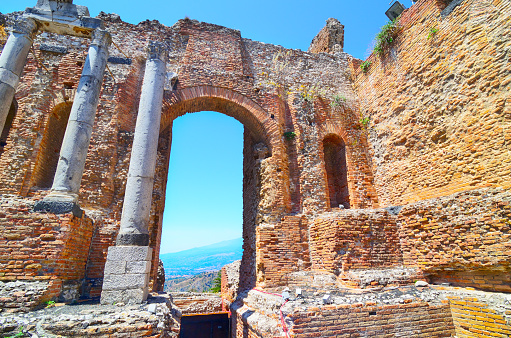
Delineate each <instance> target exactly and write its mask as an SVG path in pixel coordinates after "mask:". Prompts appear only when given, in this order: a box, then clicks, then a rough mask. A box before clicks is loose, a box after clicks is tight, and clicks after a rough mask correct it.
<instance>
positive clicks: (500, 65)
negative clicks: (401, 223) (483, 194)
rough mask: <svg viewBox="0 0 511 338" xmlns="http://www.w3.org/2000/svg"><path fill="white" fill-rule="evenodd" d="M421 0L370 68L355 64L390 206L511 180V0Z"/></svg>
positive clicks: (382, 193) (382, 197) (377, 172)
mask: <svg viewBox="0 0 511 338" xmlns="http://www.w3.org/2000/svg"><path fill="white" fill-rule="evenodd" d="M444 7H445V4H443V2H442V1H433V0H421V1H418V2H417V3H416V4H415V5H414V6H412V7H411V8H409V9H408V10H406V11H405V12H404V13H403V14H402V16H401V18H400V20H399V23H400V26H401V28H400V29H399V32H398V34H397V37H396V38H395V39H394V42H393V43H392V45H391V47H390V49H388V50H387V51H386V52H385V53H384V54H383V55H382V56H378V55H375V54H373V55H372V56H370V57H369V59H368V60H367V61H369V62H371V65H370V67H369V68H368V71H367V73H364V72H363V71H362V70H361V69H360V67H359V63H355V67H354V72H355V89H356V92H357V93H358V97H359V100H360V108H361V112H362V114H363V117H364V118H369V119H370V122H369V124H368V129H367V133H368V140H369V144H370V148H371V154H372V170H373V173H374V178H375V187H376V190H377V192H378V197H379V201H380V204H381V205H382V206H390V205H402V204H407V203H410V202H415V201H419V200H423V199H428V198H432V197H437V196H445V195H450V194H453V193H455V192H459V191H464V190H469V189H474V188H479V187H486V186H493V187H503V188H506V189H509V188H510V187H511V186H510V182H511V179H510V178H511V176H510V175H511V162H510V158H509V150H510V148H509V147H510V142H511V139H510V135H511V129H510V119H509V117H510V116H511V115H510V112H511V101H510V99H509V91H510V89H511V71H510V69H511V68H510V67H509V65H510V61H511V55H510V52H509V48H510V44H511V42H510V41H509V34H508V32H509V30H510V29H511V21H510V16H511V4H510V2H509V1H501V0H465V1H461V2H460V4H459V5H457V6H456V7H454V9H453V10H452V11H451V12H442V13H441V10H442V9H443V8H444Z"/></svg>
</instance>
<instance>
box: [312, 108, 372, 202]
mask: <svg viewBox="0 0 511 338" xmlns="http://www.w3.org/2000/svg"><path fill="white" fill-rule="evenodd" d="M343 113H345V115H344V118H341V119H340V120H337V121H327V122H326V123H325V124H324V125H323V126H321V127H320V130H319V135H320V140H321V143H323V140H325V139H326V138H328V137H339V138H340V139H341V140H342V141H343V142H344V146H345V150H346V167H347V170H348V173H347V174H348V191H349V199H350V207H351V208H355V209H359V208H376V207H378V196H377V194H376V190H375V188H374V183H373V173H372V168H371V164H370V161H369V147H368V144H367V139H366V137H365V135H364V131H363V130H360V129H355V128H354V127H353V126H356V125H358V121H357V120H356V119H355V117H353V116H351V115H354V114H352V111H351V110H344V111H343ZM348 114H350V115H348ZM350 122H351V123H350ZM321 147H323V144H321ZM323 152H324V151H323V149H322V151H321V154H320V156H322V160H323V163H324V161H325V159H324V154H323Z"/></svg>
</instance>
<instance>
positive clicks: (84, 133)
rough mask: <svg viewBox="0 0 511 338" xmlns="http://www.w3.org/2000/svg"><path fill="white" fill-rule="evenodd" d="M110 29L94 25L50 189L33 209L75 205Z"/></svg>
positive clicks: (67, 208) (53, 209) (60, 209)
mask: <svg viewBox="0 0 511 338" xmlns="http://www.w3.org/2000/svg"><path fill="white" fill-rule="evenodd" d="M111 42H112V39H111V36H110V33H108V32H107V31H106V30H103V29H99V28H98V29H96V30H95V31H94V33H93V35H92V41H91V44H90V46H89V52H88V55H87V59H86V60H85V65H84V68H83V71H82V76H81V78H80V82H79V83H78V88H77V90H76V95H75V99H74V101H73V106H72V107H71V113H70V115H69V120H68V123H67V128H66V133H65V134H64V140H63V141H62V147H61V149H60V156H59V162H58V165H57V170H56V172H55V177H54V180H53V185H52V188H51V192H50V194H49V195H48V196H46V198H45V199H44V200H43V201H41V202H40V203H38V204H37V205H36V207H35V209H36V210H45V211H49V212H54V213H65V212H69V211H71V210H72V209H73V208H75V207H76V203H77V201H78V190H79V189H80V183H81V181H82V175H83V170H84V167H85V159H86V158H87V150H88V148H89V143H90V138H91V135H92V127H93V125H94V119H95V117H96V110H97V107H98V102H99V94H100V92H101V85H102V83H103V75H104V73H105V67H106V63H107V59H108V46H109V45H110V43H111Z"/></svg>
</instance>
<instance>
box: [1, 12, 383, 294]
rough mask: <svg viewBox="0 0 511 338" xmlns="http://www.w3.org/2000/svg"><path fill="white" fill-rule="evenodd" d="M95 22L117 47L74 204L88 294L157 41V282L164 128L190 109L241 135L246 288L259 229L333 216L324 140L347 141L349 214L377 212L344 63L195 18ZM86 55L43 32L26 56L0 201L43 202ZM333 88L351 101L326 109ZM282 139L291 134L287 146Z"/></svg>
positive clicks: (339, 57)
mask: <svg viewBox="0 0 511 338" xmlns="http://www.w3.org/2000/svg"><path fill="white" fill-rule="evenodd" d="M14 16H15V15H14V14H13V15H10V16H9V18H10V19H12V17H14ZM99 17H100V18H101V19H103V21H104V22H105V25H106V27H107V29H108V30H109V31H110V32H111V33H112V38H113V42H114V44H113V45H112V46H111V47H110V48H109V52H110V58H109V62H108V70H107V71H106V72H105V77H104V81H103V87H102V91H101V96H100V102H99V106H98V111H97V115H96V119H95V123H94V128H93V134H92V139H91V143H90V146H89V150H88V156H87V160H86V165H85V171H84V176H83V180H82V185H81V189H80V196H79V199H80V200H79V202H80V206H81V207H82V208H83V209H84V210H85V212H86V213H87V214H88V215H89V217H90V218H91V219H92V220H93V221H94V224H95V231H94V233H93V237H92V244H91V248H90V253H89V261H88V264H87V271H86V273H85V276H84V278H85V282H86V283H85V287H84V294H85V295H88V296H91V297H94V296H98V295H99V294H100V291H101V289H100V287H101V282H102V277H103V269H104V264H105V260H106V252H107V249H108V247H109V246H112V245H113V244H114V242H115V238H116V235H117V232H118V229H119V219H120V214H121V210H122V203H123V197H124V189H125V181H126V176H127V172H128V165H129V160H130V152H131V144H132V140H133V133H134V128H135V121H136V117H137V109H138V100H139V97H140V87H141V84H142V79H143V74H144V61H145V59H144V58H145V52H144V48H145V46H146V45H147V42H148V40H157V41H161V42H163V43H164V45H165V46H166V48H167V50H168V54H169V55H168V56H169V61H168V62H167V83H166V85H165V90H166V93H165V99H164V101H165V102H164V108H163V112H162V127H161V134H160V143H159V150H158V152H159V153H158V154H159V155H158V165H157V168H158V169H157V172H156V177H155V186H154V192H153V204H152V210H151V224H150V226H149V230H150V245H151V246H152V247H153V249H154V250H153V268H152V271H151V276H152V278H153V279H154V278H155V276H156V267H157V264H156V263H157V258H158V253H159V245H160V240H161V220H162V214H163V208H164V199H165V198H164V197H165V194H166V191H165V190H166V175H167V166H168V159H169V153H170V142H171V128H172V121H173V119H175V118H177V117H178V116H181V115H183V114H185V113H187V112H195V111H201V110H216V111H219V112H221V113H224V114H226V115H229V116H233V117H235V118H236V119H238V120H239V121H240V122H242V123H243V125H244V127H245V147H244V156H245V165H244V166H245V168H246V169H244V175H245V188H244V199H245V202H244V209H245V213H246V215H245V216H244V225H243V226H244V237H245V244H244V245H245V247H244V248H245V257H244V264H243V268H242V271H243V272H242V274H243V275H244V276H245V279H244V280H243V279H242V282H241V285H247V286H249V287H251V286H253V283H254V281H255V279H256V268H255V261H256V230H255V227H256V226H257V225H258V224H265V225H266V224H278V223H279V222H281V219H282V217H284V216H285V215H286V214H287V213H289V212H294V213H296V212H302V211H303V212H306V213H307V214H309V215H312V214H314V213H318V212H321V211H324V210H328V209H329V208H330V205H329V203H328V198H329V196H328V192H327V190H328V188H327V183H326V169H325V165H324V163H323V161H324V159H323V154H322V151H323V149H322V146H323V139H324V138H325V137H327V136H328V135H337V136H338V137H341V138H342V139H343V140H344V142H345V143H346V158H347V159H346V168H345V169H344V170H345V171H346V172H347V178H348V188H349V189H348V190H349V194H350V203H352V205H351V206H352V207H364V206H373V205H376V203H377V196H376V194H375V191H374V189H373V188H372V174H371V172H370V165H369V157H368V152H367V141H366V140H365V136H364V134H363V133H362V132H361V130H360V128H359V126H358V123H357V121H358V119H359V117H358V112H357V111H356V109H354V108H352V107H351V103H353V102H355V94H354V92H353V90H352V88H351V84H350V82H349V77H348V76H347V73H346V70H347V69H348V68H349V65H350V60H351V57H350V56H349V55H347V54H345V53H341V52H339V53H337V54H336V55H326V54H312V53H306V52H301V51H296V50H286V49H284V48H282V47H280V46H273V45H268V44H264V43H260V42H255V41H251V40H248V39H243V38H242V37H241V35H240V32H239V31H236V30H232V29H228V28H225V27H220V26H217V25H212V24H206V23H199V22H197V21H192V20H181V21H179V22H178V23H176V24H175V25H174V26H172V27H166V26H163V25H161V24H160V23H158V22H157V21H144V22H142V23H140V24H138V25H132V24H128V23H125V22H123V21H122V20H120V18H119V16H117V15H108V14H104V13H101V14H100V15H99ZM338 42H339V41H338ZM87 46H88V41H87V40H86V39H81V38H74V37H66V36H57V35H54V34H48V33H43V34H41V35H39V36H38V37H37V38H36V39H35V42H34V50H35V54H36V56H37V58H36V57H34V56H33V55H29V58H28V62H27V66H26V68H25V70H24V74H23V78H22V81H21V83H20V86H19V90H18V92H17V94H16V100H17V103H18V109H17V114H16V116H15V117H14V120H13V123H12V127H11V129H10V132H9V136H8V137H7V142H6V146H5V148H4V151H3V153H2V155H1V157H0V166H1V167H2V168H4V170H2V171H0V193H3V194H8V193H9V194H21V195H23V196H26V197H27V198H28V199H30V200H39V199H41V198H43V197H44V196H45V195H46V194H47V193H48V186H49V185H50V184H51V182H50V180H51V175H52V173H51V172H52V170H53V169H52V168H50V167H51V166H48V168H49V169H48V168H47V167H46V166H45V165H44V164H46V163H51V162H52V161H54V160H55V159H56V158H57V157H58V150H57V149H56V148H58V142H57V141H55V140H54V138H55V137H56V135H58V134H59V133H60V132H61V131H62V130H61V129H62V128H61V127H58V123H56V122H55V118H56V117H57V116H60V115H61V114H60V112H61V110H62V109H63V108H66V109H67V107H69V106H70V105H71V104H72V101H73V97H74V93H75V90H76V85H77V83H78V80H79V77H80V74H81V68H82V67H83V63H84V60H85V57H86V53H87ZM339 69H341V70H343V72H341V73H339ZM318 79H321V81H322V82H321V83H320V82H319V81H318ZM338 91H339V92H343V93H345V95H346V96H347V97H348V98H349V102H348V103H350V104H348V103H347V104H346V105H345V107H344V106H343V107H339V108H336V109H334V108H332V107H330V105H329V104H330V101H331V100H332V97H333V96H334V95H335V94H336V93H337V92H338ZM64 110H65V109H64ZM59 121H60V120H59ZM60 124H63V123H60ZM57 129H58V130H57ZM286 132H291V133H293V135H294V137H293V138H288V137H285V136H284V134H285V133H286ZM50 136H51V137H50ZM54 136H55V137H54ZM56 144H57V146H55V145H56ZM264 149H266V150H264ZM52 155H53V156H52ZM254 156H256V157H258V158H257V159H255V160H254V159H253V157H254ZM257 161H259V162H258V163H259V164H257V165H256V162H257ZM254 165H255V166H254ZM254 168H255V170H254ZM278 226H282V225H278ZM302 237H303V236H302ZM304 238H305V237H304ZM302 246H303V245H302ZM287 262H288V264H291V265H293V262H291V260H288V261H287ZM270 265H271V264H270ZM293 269H294V267H293Z"/></svg>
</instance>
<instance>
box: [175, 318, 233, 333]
mask: <svg viewBox="0 0 511 338" xmlns="http://www.w3.org/2000/svg"><path fill="white" fill-rule="evenodd" d="M228 337H229V314H228V313H215V314H209V315H193V316H183V317H181V332H180V333H179V338H228Z"/></svg>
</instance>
